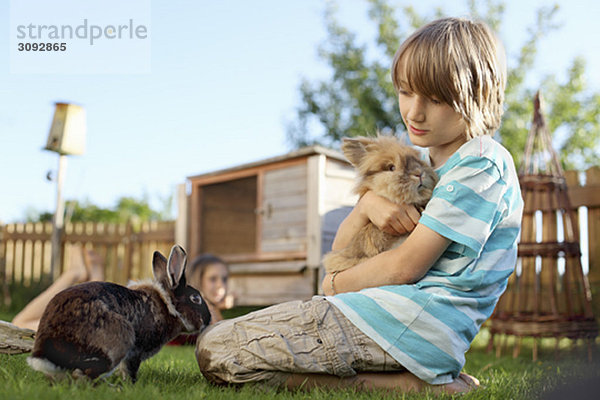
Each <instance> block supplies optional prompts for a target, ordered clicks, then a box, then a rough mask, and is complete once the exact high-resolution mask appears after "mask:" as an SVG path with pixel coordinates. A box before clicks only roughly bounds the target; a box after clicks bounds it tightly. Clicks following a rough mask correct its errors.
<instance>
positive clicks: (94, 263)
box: [82, 249, 104, 281]
mask: <svg viewBox="0 0 600 400" xmlns="http://www.w3.org/2000/svg"><path fill="white" fill-rule="evenodd" d="M82 255H83V262H84V265H85V269H86V271H87V278H88V281H103V280H104V265H103V260H102V257H100V255H99V254H98V253H96V252H95V251H94V250H89V249H82Z"/></svg>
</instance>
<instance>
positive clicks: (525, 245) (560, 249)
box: [489, 92, 598, 360]
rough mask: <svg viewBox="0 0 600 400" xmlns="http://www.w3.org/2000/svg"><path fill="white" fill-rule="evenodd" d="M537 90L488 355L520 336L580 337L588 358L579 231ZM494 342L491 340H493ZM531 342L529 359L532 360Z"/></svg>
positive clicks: (591, 333) (593, 331) (590, 322)
mask: <svg viewBox="0 0 600 400" xmlns="http://www.w3.org/2000/svg"><path fill="white" fill-rule="evenodd" d="M541 108H542V107H541V96H540V94H539V92H538V93H537V94H536V96H535V99H534V116H533V123H532V126H531V129H530V131H529V135H528V138H527V144H526V147H525V154H524V159H523V163H522V166H521V168H520V170H519V182H520V186H521V192H522V195H523V199H524V211H523V224H522V228H521V240H520V243H519V247H518V262H517V266H516V273H514V274H513V275H511V277H510V279H509V282H508V286H507V290H506V293H505V294H504V295H503V296H502V297H501V299H500V301H499V302H498V305H497V307H496V310H495V311H494V314H493V315H492V317H491V319H490V322H489V328H490V332H491V335H492V336H491V339H490V342H489V349H490V350H492V349H493V346H494V342H495V345H496V354H497V355H500V353H501V349H502V345H503V343H502V342H503V340H502V338H501V337H499V335H504V341H506V338H507V337H508V336H514V337H516V338H517V340H516V341H515V347H514V349H513V356H515V357H516V356H517V355H518V354H519V352H520V346H521V340H522V338H523V337H533V338H542V337H551V338H556V339H557V342H556V343H557V345H558V339H560V338H565V337H566V338H570V339H586V340H587V341H588V357H591V344H592V343H593V340H594V338H595V337H596V336H597V335H598V326H597V324H596V321H595V319H594V314H593V311H592V304H591V291H590V287H589V283H588V280H587V276H586V275H584V274H583V270H582V266H581V252H580V241H579V228H578V222H577V218H576V214H575V211H574V210H573V208H572V206H571V202H570V199H569V196H568V193H567V184H566V180H565V175H564V172H563V170H562V168H561V165H560V162H559V159H558V155H557V154H556V152H555V151H554V149H553V147H552V142H551V137H550V133H549V131H548V127H547V125H546V122H545V118H544V115H543V114H542V109H541ZM495 339H496V340H495ZM537 351H538V349H537V340H534V345H533V359H534V360H536V359H537Z"/></svg>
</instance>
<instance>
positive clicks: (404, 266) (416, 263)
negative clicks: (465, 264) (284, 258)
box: [322, 224, 450, 296]
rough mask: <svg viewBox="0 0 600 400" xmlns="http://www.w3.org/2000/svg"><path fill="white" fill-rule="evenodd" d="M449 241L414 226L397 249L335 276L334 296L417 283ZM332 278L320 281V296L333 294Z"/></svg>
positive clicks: (419, 226)
mask: <svg viewBox="0 0 600 400" xmlns="http://www.w3.org/2000/svg"><path fill="white" fill-rule="evenodd" d="M449 244H450V240H449V239H447V238H445V237H444V236H442V235H440V234H439V233H437V232H435V231H434V230H432V229H430V228H428V227H427V226H425V225H423V224H418V225H417V227H416V228H415V230H414V231H413V232H412V233H411V234H410V235H409V236H408V238H407V239H406V240H405V241H404V243H402V244H401V245H400V246H399V247H397V248H395V249H393V250H389V251H385V252H383V253H380V254H378V255H376V256H375V257H372V258H370V259H368V260H367V261H365V262H362V263H360V264H358V265H356V266H354V267H352V268H350V269H347V270H345V271H342V272H339V273H338V274H337V275H336V276H335V281H334V286H335V292H336V293H344V292H356V291H359V290H361V289H364V288H368V287H377V286H385V285H401V284H407V283H415V282H417V281H418V280H420V279H421V278H422V277H423V276H425V274H426V273H427V271H428V270H429V268H431V266H432V265H433V263H434V262H435V261H436V260H437V259H438V258H439V257H440V256H441V255H442V253H443V252H444V251H445V250H446V248H447V247H448V245H449ZM331 279H332V275H331V274H327V275H325V278H324V279H323V282H322V288H323V293H324V294H325V295H328V296H330V295H333V294H334V293H333V289H332V285H331Z"/></svg>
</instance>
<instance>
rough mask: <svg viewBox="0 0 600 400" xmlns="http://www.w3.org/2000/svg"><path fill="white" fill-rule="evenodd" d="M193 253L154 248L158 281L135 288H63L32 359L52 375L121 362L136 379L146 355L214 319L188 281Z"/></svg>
mask: <svg viewBox="0 0 600 400" xmlns="http://www.w3.org/2000/svg"><path fill="white" fill-rule="evenodd" d="M186 258H187V257H186V254H185V251H184V250H183V249H182V248H181V247H180V246H173V248H172V249H171V253H170V255H169V259H168V261H167V259H166V258H165V257H164V256H163V255H162V254H160V253H159V252H158V251H157V252H154V258H153V261H152V268H153V272H154V279H153V280H147V281H142V282H138V283H134V284H132V285H129V286H128V287H124V286H120V285H117V284H114V283H108V282H87V283H83V284H80V285H76V286H73V287H71V288H68V289H66V290H64V291H62V292H60V293H58V294H57V295H56V296H55V297H54V298H53V299H52V300H51V301H50V303H49V304H48V306H47V307H46V310H45V311H44V314H43V315H42V319H41V321H40V325H39V328H38V331H37V335H36V339H35V343H34V347H33V352H32V355H31V357H29V358H28V359H27V362H28V363H29V365H30V366H31V367H32V368H33V369H35V370H38V371H41V372H44V373H45V374H46V375H48V376H51V377H62V376H66V375H69V374H70V375H71V376H73V377H83V376H86V377H88V378H91V379H95V378H97V377H99V376H101V375H104V376H107V375H110V374H111V373H112V372H113V371H114V370H115V368H116V367H118V366H119V365H120V368H121V371H122V374H123V375H124V376H125V377H129V378H130V379H131V380H132V381H133V382H135V381H136V379H137V372H138V369H139V366H140V363H141V362H142V361H143V360H145V359H147V358H149V357H150V356H152V355H154V354H155V353H157V352H158V351H159V350H160V348H161V347H162V346H163V345H164V344H165V343H167V342H168V341H169V340H171V339H173V338H174V337H176V336H177V335H178V334H179V333H181V332H182V331H183V330H185V331H187V332H194V331H199V330H201V329H203V328H204V327H205V326H207V325H208V323H209V321H210V312H209V310H208V307H207V305H206V303H205V302H204V300H203V299H202V297H201V296H200V293H199V292H198V291H197V290H196V289H194V288H192V287H191V286H187V285H186V281H185V273H184V272H185V265H186Z"/></svg>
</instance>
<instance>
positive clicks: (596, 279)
mask: <svg viewBox="0 0 600 400" xmlns="http://www.w3.org/2000/svg"><path fill="white" fill-rule="evenodd" d="M585 175H586V181H585V185H586V186H587V187H599V188H600V167H597V166H596V167H592V168H589V169H588V170H587V171H586V174H585ZM588 255H589V272H588V278H589V281H590V286H591V289H592V302H593V304H592V305H593V308H594V313H595V315H596V316H597V317H598V316H600V207H597V206H591V207H588Z"/></svg>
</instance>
